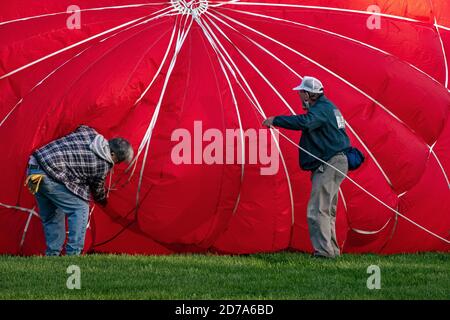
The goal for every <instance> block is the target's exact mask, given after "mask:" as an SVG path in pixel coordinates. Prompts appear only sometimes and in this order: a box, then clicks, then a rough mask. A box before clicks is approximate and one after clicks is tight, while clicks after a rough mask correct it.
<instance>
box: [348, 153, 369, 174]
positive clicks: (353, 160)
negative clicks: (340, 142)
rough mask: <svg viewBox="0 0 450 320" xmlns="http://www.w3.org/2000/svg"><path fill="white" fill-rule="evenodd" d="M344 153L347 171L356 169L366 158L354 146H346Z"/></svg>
mask: <svg viewBox="0 0 450 320" xmlns="http://www.w3.org/2000/svg"><path fill="white" fill-rule="evenodd" d="M344 153H345V155H346V156H347V160H348V170H349V171H353V170H356V169H358V168H359V167H360V166H361V165H362V164H363V162H364V160H365V159H366V158H365V157H364V154H363V153H362V152H361V151H359V150H358V149H357V148H354V147H350V148H348V149H347V150H345V151H344Z"/></svg>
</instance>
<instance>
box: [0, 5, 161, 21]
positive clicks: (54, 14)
mask: <svg viewBox="0 0 450 320" xmlns="http://www.w3.org/2000/svg"><path fill="white" fill-rule="evenodd" d="M164 4H170V2H159V3H143V4H129V5H123V6H110V7H99V8H88V9H80V10H77V11H76V12H77V13H78V12H80V13H81V12H89V11H103V10H116V9H132V8H140V7H147V6H158V5H164ZM67 14H69V13H68V12H67V11H61V12H54V13H47V14H41V15H36V16H30V17H24V18H18V19H14V20H8V21H2V22H0V26H3V25H5V24H10V23H15V22H20V21H27V20H33V19H40V18H47V17H53V16H58V15H67Z"/></svg>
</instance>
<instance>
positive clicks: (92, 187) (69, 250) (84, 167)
mask: <svg viewBox="0 0 450 320" xmlns="http://www.w3.org/2000/svg"><path fill="white" fill-rule="evenodd" d="M132 157H133V149H132V147H131V145H130V143H129V142H128V141H127V140H125V139H122V138H114V139H111V140H109V141H108V140H106V139H105V138H104V137H103V136H102V135H100V134H98V133H97V131H95V130H94V129H92V128H90V127H88V126H84V125H83V126H80V127H78V128H77V129H76V130H75V131H74V132H73V133H71V134H69V135H67V136H65V137H62V138H60V139H58V140H55V141H53V142H50V143H49V144H47V145H45V146H43V147H41V148H39V149H37V150H35V151H34V152H33V154H32V155H31V157H30V160H29V163H28V171H27V176H28V178H27V184H28V187H29V189H30V190H31V191H32V193H33V194H34V195H35V197H36V200H37V203H38V207H39V215H40V217H41V220H42V223H43V226H44V232H45V240H46V244H47V250H46V255H47V256H58V255H60V254H61V251H62V248H63V245H64V241H65V238H66V227H65V217H66V216H67V222H68V230H69V235H68V239H67V245H66V254H67V255H79V254H80V253H81V252H82V250H83V247H84V238H85V234H86V226H87V222H88V218H89V201H90V196H91V195H92V198H93V200H94V201H96V202H97V203H99V204H101V205H103V206H105V205H106V203H107V200H106V192H105V179H106V176H107V175H108V172H109V171H110V170H111V169H112V167H113V166H114V164H117V163H120V162H123V161H127V162H129V161H130V160H131V159H132Z"/></svg>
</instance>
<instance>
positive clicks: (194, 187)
mask: <svg viewBox="0 0 450 320" xmlns="http://www.w3.org/2000/svg"><path fill="white" fill-rule="evenodd" d="M141 2H142V3H135V2H134V1H131V0H90V1H87V0H80V1H77V5H75V6H74V5H73V1H66V0H59V1H52V0H42V1H39V3H36V2H35V1H33V2H32V1H29V0H21V1H9V2H5V1H4V2H2V3H1V4H0V8H1V10H0V39H1V42H0V62H1V63H0V137H1V139H0V150H1V151H2V158H1V164H2V168H3V170H2V183H1V184H0V253H4V254H23V255H31V254H41V253H43V252H44V247H45V243H44V236H43V231H42V226H41V222H40V219H39V212H38V210H37V209H36V204H35V200H34V199H33V197H32V196H31V195H30V194H29V193H28V192H27V190H26V188H25V187H24V186H23V183H24V180H25V168H26V165H27V160H28V157H29V155H30V153H31V152H32V151H33V150H35V149H36V148H38V147H40V146H42V145H44V144H46V143H48V142H50V141H52V140H54V139H56V138H59V137H61V136H63V135H65V134H68V133H69V132H71V131H73V130H74V129H75V128H76V127H77V126H79V125H80V124H86V125H89V126H91V127H93V128H95V129H96V130H97V131H98V132H100V133H102V134H103V135H104V136H105V137H107V138H111V137H114V136H123V137H126V138H128V139H129V140H130V141H131V142H132V144H133V146H134V148H135V150H137V152H136V153H135V155H136V158H135V161H134V162H133V165H132V166H130V167H129V168H127V167H120V166H118V167H117V168H115V170H114V174H113V175H112V176H111V177H110V192H109V205H108V206H107V207H106V208H99V207H98V206H94V205H93V206H92V210H91V216H90V221H89V224H88V233H87V239H86V244H85V251H88V252H113V253H144V254H169V253H173V252H206V251H214V252H220V253H254V252H273V251H279V250H285V249H289V248H290V249H295V250H300V251H311V244H310V240H309V233H308V228H307V222H306V204H307V201H308V198H309V192H310V187H311V186H310V180H309V173H307V172H302V171H300V169H299V168H298V151H299V150H298V148H297V147H296V142H297V141H298V139H299V136H300V134H301V133H298V132H287V131H284V130H282V131H281V132H280V134H279V135H278V137H279V140H273V139H272V140H271V139H270V137H273V136H277V131H272V132H271V133H269V135H268V136H267V137H266V139H268V140H269V145H268V146H267V149H271V150H279V168H278V170H277V171H276V172H275V173H274V174H270V175H264V174H261V172H262V171H261V169H263V168H264V167H265V166H266V165H265V164H263V163H262V162H261V161H257V162H253V163H252V162H251V161H250V160H251V159H250V158H251V157H250V152H249V150H247V149H248V145H246V143H245V142H246V141H247V142H249V141H250V142H251V141H255V140H258V139H259V137H257V136H251V135H250V134H248V135H247V136H244V132H245V133H249V132H252V131H251V130H255V132H259V131H258V130H259V129H261V122H262V120H263V119H264V118H265V117H268V116H272V115H279V114H286V115H288V114H293V113H300V112H302V111H301V106H300V103H299V100H298V97H297V95H296V94H295V92H293V91H292V88H293V87H294V86H296V85H297V84H298V83H299V82H300V80H301V78H302V77H303V76H304V75H313V76H315V77H317V78H319V79H321V81H322V82H323V83H324V86H325V91H326V94H327V96H328V97H329V98H330V99H331V100H332V101H333V102H335V103H336V105H337V106H339V108H340V110H341V111H342V114H343V115H344V117H345V119H346V126H347V132H348V134H349V136H350V138H351V141H352V144H353V145H354V146H356V147H358V148H359V149H361V150H362V151H363V152H364V153H365V154H366V159H367V160H366V162H365V163H364V165H363V166H362V167H361V168H360V169H359V170H358V171H354V172H351V173H350V174H349V177H348V178H347V179H346V180H345V181H344V183H343V184H342V186H341V189H340V192H339V202H338V208H337V235H338V240H339V244H340V246H341V247H342V248H343V251H344V252H374V253H398V252H417V251H438V250H440V251H449V249H450V244H449V243H450V242H449V240H450V191H449V186H450V184H449V176H450V121H449V111H450V93H449V74H448V65H449V57H450V4H449V3H448V1H444V0H420V1H417V0H414V1H413V0H402V1H392V0H382V1H378V2H377V3H378V6H374V5H373V3H372V1H366V0H358V1H356V0H354V1H335V0H298V1H293V0H281V1H275V0H267V1H265V0H261V1H259V2H252V1H244V0H242V1H209V0H198V1H188V0H172V1H169V2H160V1H158V0H155V1H141ZM230 129H233V130H237V131H235V133H236V132H237V134H236V135H235V136H234V138H235V139H234V140H233V141H232V144H233V145H235V146H239V147H237V150H234V152H235V153H236V154H237V156H236V157H235V158H236V159H235V160H241V161H233V162H231V163H227V161H226V159H225V158H226V156H227V155H226V153H225V152H224V153H223V154H221V155H217V154H216V155H214V157H215V159H216V160H217V159H219V160H220V159H222V160H223V161H222V162H220V161H216V162H214V161H212V162H211V163H208V161H205V159H204V157H203V156H204V155H205V152H207V151H206V150H208V146H209V147H210V146H211V143H212V142H213V141H212V140H213V137H215V138H216V139H219V138H218V137H220V134H222V136H223V137H225V136H226V132H227V130H230ZM177 130H178V131H177ZM179 130H182V131H179ZM175 132H176V134H175V136H174V133H175ZM217 133H219V134H217ZM184 134H187V135H188V136H191V137H193V138H192V141H191V143H192V145H191V147H192V148H193V150H194V151H193V154H192V155H191V156H192V158H190V159H191V160H192V162H191V163H185V162H184V163H177V162H176V161H174V158H173V154H174V150H176V148H177V146H178V147H179V143H180V139H181V137H182V136H183V135H184ZM271 134H272V135H271ZM258 141H259V140H258ZM270 141H271V142H270ZM222 142H223V143H225V142H224V141H222ZM239 142H240V143H241V144H240V145H239ZM250 142H249V143H250ZM198 150H200V151H198ZM265 151H267V150H265ZM197 152H200V153H197ZM239 157H241V158H239Z"/></svg>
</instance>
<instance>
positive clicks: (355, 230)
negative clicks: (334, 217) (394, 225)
mask: <svg viewBox="0 0 450 320" xmlns="http://www.w3.org/2000/svg"><path fill="white" fill-rule="evenodd" d="M391 220H392V217H391V218H389V220H388V221H387V222H386V223H385V225H384V226H383V227H381V229H379V230H375V231H367V230H361V229H356V228H352V227H350V229H351V230H353V231H354V232H356V233H359V234H364V235H374V234H377V233H380V232H381V231H383V230H384V229H386V227H387V226H388V225H389V222H391Z"/></svg>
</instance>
